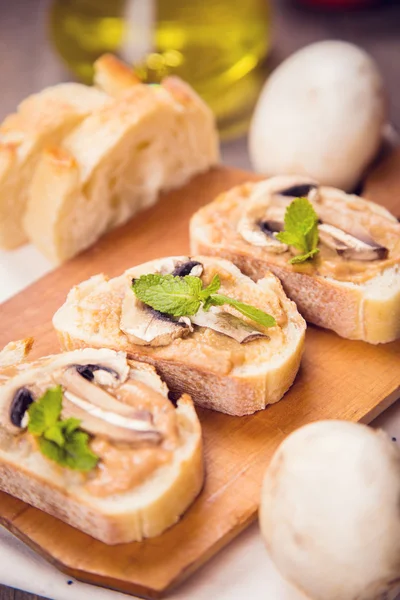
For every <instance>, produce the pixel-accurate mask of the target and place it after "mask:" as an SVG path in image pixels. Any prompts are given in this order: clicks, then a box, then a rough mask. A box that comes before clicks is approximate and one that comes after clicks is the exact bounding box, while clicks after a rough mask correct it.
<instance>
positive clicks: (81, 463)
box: [38, 431, 99, 471]
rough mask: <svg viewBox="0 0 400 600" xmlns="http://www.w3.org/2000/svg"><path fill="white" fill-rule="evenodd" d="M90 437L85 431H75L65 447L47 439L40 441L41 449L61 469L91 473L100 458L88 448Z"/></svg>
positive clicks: (40, 439) (43, 438) (41, 438)
mask: <svg viewBox="0 0 400 600" xmlns="http://www.w3.org/2000/svg"><path fill="white" fill-rule="evenodd" d="M88 441H89V436H88V434H87V433H84V432H83V431H74V433H73V434H72V437H71V438H70V439H68V440H67V441H66V442H65V444H64V447H62V448H61V447H60V446H59V445H58V444H56V443H55V442H52V441H50V440H47V439H46V438H45V437H40V438H39V439H38V443H39V449H40V451H41V452H42V454H44V456H46V457H47V458H49V459H50V460H52V461H53V462H56V463H57V464H59V465H60V466H61V467H67V468H69V469H73V470H75V471H91V470H92V469H94V467H95V466H96V465H97V463H98V461H99V458H98V456H96V455H95V454H94V452H92V451H91V450H90V448H89V446H88Z"/></svg>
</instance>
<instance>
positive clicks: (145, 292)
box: [132, 273, 276, 327]
mask: <svg viewBox="0 0 400 600" xmlns="http://www.w3.org/2000/svg"><path fill="white" fill-rule="evenodd" d="M220 286H221V281H220V278H219V275H214V277H213V279H212V281H211V283H210V284H209V285H208V286H207V287H205V288H202V281H201V279H200V277H193V276H191V275H186V276H185V277H179V276H176V277H174V276H173V275H160V274H159V273H158V274H152V275H142V276H141V277H139V279H136V280H135V281H134V282H133V284H132V289H133V291H134V293H135V294H136V296H137V297H138V298H139V300H141V301H142V302H144V303H145V304H147V305H149V306H151V307H152V308H154V309H155V310H158V311H159V312H162V313H166V314H169V315H173V316H175V317H190V316H193V315H195V314H196V313H197V311H198V310H199V308H200V307H201V305H203V310H205V311H208V310H209V308H210V307H211V306H222V305H223V304H229V305H231V306H234V307H235V308H236V309H237V310H238V311H239V312H241V313H242V314H243V315H245V316H246V317H248V318H249V319H252V320H253V321H255V322H256V323H260V324H261V325H264V327H273V326H274V325H276V321H275V319H274V318H273V317H272V316H271V315H269V314H267V313H265V312H263V311H262V310H259V309H258V308H255V307H254V306H251V305H250V304H245V303H243V302H239V300H235V299H234V298H229V297H228V296H223V295H220V294H215V292H216V291H218V290H219V288H220Z"/></svg>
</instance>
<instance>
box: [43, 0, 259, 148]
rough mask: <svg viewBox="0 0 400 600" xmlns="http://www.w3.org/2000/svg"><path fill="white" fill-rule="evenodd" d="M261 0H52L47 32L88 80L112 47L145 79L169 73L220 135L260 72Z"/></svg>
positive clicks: (239, 113) (247, 104) (253, 90)
mask: <svg viewBox="0 0 400 600" xmlns="http://www.w3.org/2000/svg"><path fill="white" fill-rule="evenodd" d="M269 26H270V11H269V4H268V0H237V1H236V0H54V3H53V7H52V11H51V34H52V38H53V40H54V43H55V46H56V48H57V50H58V52H59V54H60V55H61V57H62V58H63V59H64V61H65V62H66V63H67V65H68V66H69V68H70V69H71V70H72V71H73V72H74V73H75V74H76V75H77V76H78V77H79V78H80V79H82V80H83V81H85V82H87V83H90V82H91V80H92V75H93V67H92V65H93V62H94V61H95V60H96V58H98V57H99V56H100V55H101V54H103V53H104V52H113V53H116V54H117V55H119V56H120V57H121V58H122V59H123V60H125V61H126V62H128V63H129V64H132V66H133V68H134V69H135V71H136V72H137V73H138V74H139V76H140V77H141V78H142V79H143V81H145V82H157V81H159V80H160V79H161V78H162V77H163V76H165V75H167V74H175V75H178V76H179V77H182V79H185V80H186V81H187V82H188V83H190V84H191V85H192V86H193V87H194V88H195V89H196V90H197V92H198V93H199V94H200V95H201V96H202V97H203V98H204V100H205V101H206V102H208V104H209V105H210V106H211V108H212V109H213V110H214V113H215V115H216V117H217V120H218V123H219V126H220V129H221V130H222V133H224V134H225V135H226V136H227V135H230V136H232V135H235V134H237V133H239V132H242V131H243V129H244V127H245V125H246V121H247V119H248V117H249V114H250V112H251V110H252V108H253V106H254V103H255V100H256V98H257V95H258V93H259V91H260V87H261V85H262V83H263V79H264V78H265V74H264V73H262V69H261V68H260V64H261V63H262V61H263V59H264V58H265V56H266V54H267V52H268V49H269V44H270V27H269Z"/></svg>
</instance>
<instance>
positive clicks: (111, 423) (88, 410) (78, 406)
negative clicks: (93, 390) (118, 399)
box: [62, 384, 162, 444]
mask: <svg viewBox="0 0 400 600" xmlns="http://www.w3.org/2000/svg"><path fill="white" fill-rule="evenodd" d="M89 385H90V384H89ZM62 416H63V418H68V417H76V418H78V419H80V420H81V427H82V429H84V430H85V431H87V432H89V433H91V434H93V435H102V436H104V437H107V438H109V439H111V440H112V441H114V442H123V443H129V444H132V443H143V442H148V443H152V444H159V443H160V442H161V440H162V434H161V432H160V431H159V430H158V429H156V428H155V427H153V426H152V425H151V423H149V421H148V419H140V418H135V419H134V418H132V419H130V418H127V417H125V416H123V415H120V414H116V413H114V412H109V411H107V410H103V409H102V408H99V407H98V406H94V405H93V404H91V402H87V401H86V400H84V399H83V398H81V397H79V396H77V395H76V394H74V393H73V392H70V391H68V390H65V391H64V401H63V413H62Z"/></svg>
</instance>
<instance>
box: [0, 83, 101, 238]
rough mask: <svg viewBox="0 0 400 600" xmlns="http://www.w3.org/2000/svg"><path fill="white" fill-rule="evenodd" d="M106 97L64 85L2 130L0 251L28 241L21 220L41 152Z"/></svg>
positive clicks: (22, 108) (33, 100) (31, 100)
mask: <svg viewBox="0 0 400 600" xmlns="http://www.w3.org/2000/svg"><path fill="white" fill-rule="evenodd" d="M108 100H109V98H108V96H107V95H106V94H105V93H104V92H101V91H99V90H97V89H95V88H90V87H87V86H85V85H81V84H78V83H65V84H61V85H57V86H55V87H51V88H47V89H45V90H43V91H42V92H40V93H39V94H34V95H33V96H30V97H28V98H27V99H26V100H24V101H23V102H22V103H21V104H20V105H19V107H18V112H17V113H15V114H12V115H10V116H8V117H7V118H6V119H5V121H4V122H3V124H2V125H1V127H0V247H1V248H5V249H12V248H16V247H17V246H20V245H21V244H23V243H25V242H26V241H27V237H26V233H25V231H24V228H23V224H22V219H23V215H24V213H25V208H26V205H27V202H28V198H29V191H30V182H31V180H32V176H33V173H34V171H35V169H36V166H37V163H38V161H39V158H40V156H41V152H42V150H43V149H44V148H45V147H46V146H48V145H50V144H58V143H59V142H60V141H61V140H62V139H63V138H64V136H66V135H68V134H69V133H70V132H71V130H72V129H73V128H74V127H75V126H76V125H78V124H79V123H80V122H81V121H82V120H83V119H84V118H85V117H86V115H88V114H89V113H90V112H91V111H92V110H94V109H96V108H98V107H100V106H102V105H104V104H105V103H106V102H108Z"/></svg>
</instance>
